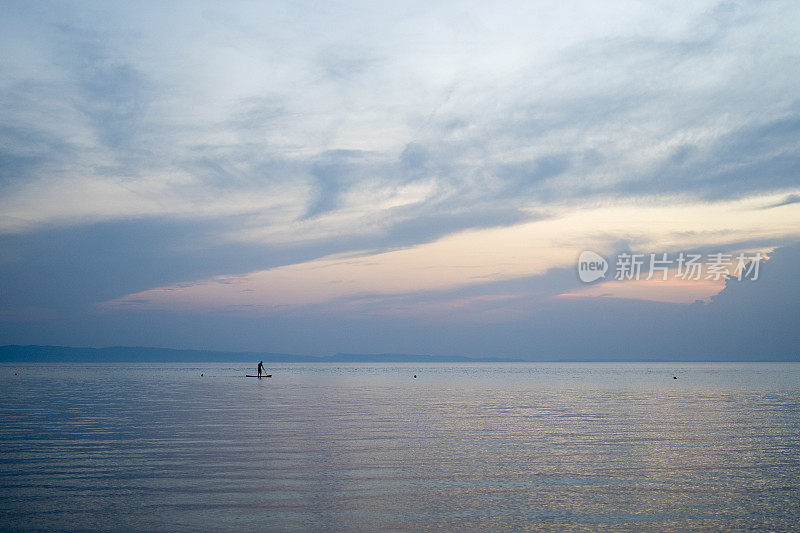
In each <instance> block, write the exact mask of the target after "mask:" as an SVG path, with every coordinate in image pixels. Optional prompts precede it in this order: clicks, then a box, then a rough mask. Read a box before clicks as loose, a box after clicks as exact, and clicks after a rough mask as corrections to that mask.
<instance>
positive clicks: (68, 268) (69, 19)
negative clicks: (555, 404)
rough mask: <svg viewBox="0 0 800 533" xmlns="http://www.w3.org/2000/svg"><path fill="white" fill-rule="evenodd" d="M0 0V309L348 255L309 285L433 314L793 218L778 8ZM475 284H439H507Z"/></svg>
mask: <svg viewBox="0 0 800 533" xmlns="http://www.w3.org/2000/svg"><path fill="white" fill-rule="evenodd" d="M5 15H6V16H4V17H3V20H1V21H0V46H2V47H3V49H4V50H5V51H6V52H7V53H5V54H3V57H2V58H0V111H1V113H0V117H1V118H0V147H1V148H0V241H2V244H3V247H2V251H0V271H2V274H3V280H4V283H5V284H6V285H7V286H8V287H10V288H9V289H7V290H3V291H0V305H2V306H4V307H5V308H16V307H19V306H23V305H36V306H38V307H42V308H77V307H79V306H83V305H90V304H92V303H97V302H103V301H108V300H116V299H119V298H124V297H125V296H126V295H127V296H129V297H130V298H131V299H132V300H133V299H134V296H133V295H136V294H140V293H146V294H149V293H148V291H153V290H156V289H159V288H165V287H172V286H178V285H182V286H184V288H186V287H187V286H192V287H201V286H203V284H204V283H211V281H209V280H214V279H229V278H235V277H243V278H245V279H249V278H248V277H247V276H255V275H256V274H255V273H259V272H274V271H275V269H280V268H285V269H291V268H294V269H295V270H296V271H302V270H303V269H305V268H307V267H309V265H313V264H314V263H315V262H317V263H324V262H325V261H328V259H329V258H330V256H341V255H346V256H348V257H358V258H361V259H360V260H359V261H360V262H359V265H361V266H359V267H358V268H364V269H366V271H368V272H367V273H366V274H364V272H365V271H362V270H358V269H356V270H352V271H350V272H349V274H348V276H347V279H351V280H355V281H354V284H353V285H352V287H351V289H350V290H348V291H343V290H342V289H341V287H342V286H346V285H347V284H346V283H344V284H342V283H340V284H339V286H340V289H337V290H338V291H339V292H337V291H333V290H331V289H327V288H325V289H323V288H320V291H319V294H320V295H328V296H329V297H330V298H331V299H329V300H325V298H322V299H323V300H325V301H324V302H320V301H315V302H314V303H309V304H308V305H323V304H325V302H333V301H339V300H348V299H349V300H352V301H354V300H359V301H361V302H362V303H364V302H366V301H367V300H369V298H373V297H375V295H376V294H378V295H381V296H382V297H383V298H386V300H385V301H386V303H387V305H390V303H391V302H397V301H399V300H403V299H404V301H406V302H407V305H409V306H413V305H419V306H423V305H425V304H426V302H428V303H429V304H430V306H429V307H430V308H431V309H433V308H434V307H436V306H439V308H440V309H445V308H446V307H447V305H448V304H446V303H443V301H440V300H438V297H439V296H434V293H435V294H437V295H441V294H445V293H448V292H449V291H453V290H459V291H469V290H471V288H473V287H476V286H478V285H488V284H491V283H495V282H498V283H499V282H511V281H512V280H520V279H528V278H530V277H531V276H535V275H537V274H541V273H542V272H546V271H550V270H554V269H556V270H557V269H561V268H565V265H567V264H568V263H569V262H570V261H572V260H573V259H572V256H573V255H574V254H575V253H577V252H579V251H580V249H581V248H583V247H586V248H596V249H600V248H603V249H606V248H607V249H609V250H610V249H612V248H613V247H614V245H615V244H614V243H619V242H625V243H628V245H629V246H630V247H632V248H637V247H648V246H661V247H665V248H669V249H676V248H689V247H702V246H714V245H718V246H722V247H733V246H736V245H738V244H741V243H743V242H747V243H749V246H752V247H753V248H759V249H760V248H769V247H772V246H775V245H778V244H781V243H785V242H787V241H789V240H791V239H793V238H794V237H795V236H796V233H797V231H796V228H797V227H798V225H797V220H796V217H797V214H796V209H795V206H794V204H795V203H796V202H794V198H795V197H796V196H798V195H800V182H798V175H799V174H798V172H797V171H798V159H797V155H796V154H797V152H798V145H797V140H796V139H797V138H798V135H797V133H798V124H800V114H799V113H798V110H799V109H800V108H798V102H797V99H796V97H795V96H794V94H795V92H796V91H795V88H796V87H797V84H798V81H800V79H798V77H799V76H800V74H798V72H800V71H799V70H798V69H797V68H795V67H796V57H795V54H794V50H796V49H797V47H798V45H800V43H798V41H797V39H798V37H797V32H796V27H797V26H798V23H800V20H798V17H800V14H798V11H797V10H796V9H794V6H793V5H792V4H791V3H790V2H786V1H783V2H781V1H779V2H771V3H760V2H717V1H708V2H684V3H679V4H669V5H666V4H665V5H654V4H651V5H647V6H644V5H640V4H636V3H628V2H614V3H610V4H609V3H605V4H597V3H595V2H577V1H576V2H566V3H563V4H558V5H553V6H548V7H547V8H542V6H540V5H535V4H529V3H523V2H519V3H514V2H512V3H510V4H504V5H503V6H487V5H483V4H465V5H463V6H460V7H458V8H455V7H454V6H453V5H450V4H437V5H429V4H413V3H412V4H407V3H404V4H398V5H394V6H386V5H380V6H378V5H372V4H358V3H351V2H343V3H339V4H337V5H336V6H335V7H334V6H330V7H328V8H320V6H318V5H312V4H307V3H303V2H300V3H296V2H291V3H281V2H273V3H269V4H244V3H242V4H235V5H233V6H226V7H224V8H223V7H220V6H219V5H217V4H214V3H200V4H191V5H189V4H185V3H180V2H179V3H175V4H169V5H166V4H165V5H151V6H147V7H146V8H142V7H141V6H132V5H130V6H129V5H124V4H104V3H99V4H81V5H71V4H49V5H48V6H47V7H42V6H40V5H32V4H29V3H24V2H23V3H13V2H12V3H9V4H8V5H7V6H6V10H5ZM758 202H760V204H758V205H759V206H761V207H763V206H772V207H775V208H776V209H762V210H760V211H758V212H756V211H757V208H756V207H755V206H756V204H757V203H758ZM777 207H780V209H777ZM534 228H535V229H534ZM465 235H467V236H470V238H465ZM447 243H458V246H460V247H461V248H458V249H455V248H454V249H448V244H447ZM737 243H738V244H737ZM56 250H57V251H58V252H57V253H56V252H55V251H56ZM519 250H522V251H521V252H520V251H519ZM445 251H446V253H445ZM478 252H480V254H483V255H482V256H481V257H479V258H478V259H476V260H475V261H471V262H468V264H470V265H472V266H474V267H475V272H471V273H470V274H469V275H465V274H457V269H456V268H454V265H455V266H457V265H458V261H459V260H460V259H461V258H464V257H466V256H470V255H476V256H477V255H480V254H479V253H478ZM387 254H395V255H394V256H391V257H413V258H414V261H418V264H417V266H419V268H418V269H416V270H413V272H415V273H414V276H416V277H414V278H413V279H411V278H409V280H408V281H406V282H405V284H403V283H400V284H399V285H397V286H395V285H393V283H394V281H392V279H391V278H392V276H395V275H397V272H398V270H397V268H398V266H397V264H394V263H392V264H390V263H391V261H390V262H387V263H381V265H382V268H384V269H385V270H384V271H379V270H376V271H373V270H370V269H369V268H367V266H366V265H367V264H368V263H370V262H371V261H373V260H374V259H375V258H376V257H378V258H385V257H386V256H387ZM415 254H416V255H415ZM362 263H363V264H362ZM462 266H463V264H462ZM425 268H427V269H428V271H434V272H436V274H435V275H433V276H432V277H430V278H428V277H427V276H426V275H425V274H424V273H423V272H424V269H425ZM384 275H385V276H388V277H389V278H382V277H381V276H384ZM267 277H269V275H267ZM341 277H342V276H339V277H338V278H337V277H336V276H333V275H331V276H329V278H330V279H328V278H324V277H323V278H321V279H319V280H318V281H319V283H320V284H322V283H323V282H324V283H325V285H324V286H325V287H327V282H332V281H336V279H339V278H341ZM334 278H335V279H334ZM370 279H372V280H373V282H371V283H372V285H369V284H368V285H369V286H360V285H359V283H360V282H361V281H363V280H370ZM37 280H38V281H37ZM475 280H478V281H475ZM380 281H383V283H384V289H381V287H380V283H379V282H380ZM187 284H188V285H187ZM414 284H416V287H417V289H418V290H416V291H415V290H414ZM287 286H288V287H293V286H294V285H292V284H291V283H290V284H289V285H287ZM386 287H394V288H393V289H392V291H388V290H386ZM422 289H424V290H422ZM562 289H564V290H566V288H562ZM514 290H516V291H519V290H521V289H520V288H519V287H518V288H516V289H514ZM389 293H391V294H389ZM418 293H419V294H418ZM243 294H250V295H251V298H253V299H257V298H262V296H263V293H259V290H258V289H257V288H253V291H251V292H248V293H243ZM498 294H501V296H497V295H492V294H470V295H463V294H462V295H461V296H455V295H454V296H453V301H460V302H461V303H462V304H463V305H462V304H460V305H461V307H459V309H462V310H463V309H467V308H475V309H478V308H481V306H488V307H491V306H494V305H500V306H503V305H505V304H504V302H505V303H508V302H512V301H517V300H519V299H518V298H508V299H507V301H506V299H504V298H505V296H502V294H519V293H515V292H513V291H511V292H508V293H498ZM328 296H326V298H328ZM287 299H288V297H287ZM28 300H29V302H28V303H26V301H28ZM132 300H131V301H132ZM145 300H146V301H150V300H147V299H145ZM312 300H314V299H313V298H312ZM317 300H320V298H317ZM265 302H266V304H268V303H269V300H268V299H267V300H263V298H262V299H260V300H257V302H256V303H257V304H265ZM248 303H249V302H248V301H238V300H235V299H234V300H232V305H234V304H235V305H245V304H248ZM138 304H139V305H141V302H138ZM266 304H265V305H266ZM370 305H373V306H374V308H375V309H378V308H381V304H380V302H378V301H372V303H371V304H370ZM404 305H406V304H404ZM587 305H588V304H587ZM592 305H594V304H592Z"/></svg>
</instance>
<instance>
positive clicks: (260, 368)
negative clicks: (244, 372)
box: [258, 361, 264, 377]
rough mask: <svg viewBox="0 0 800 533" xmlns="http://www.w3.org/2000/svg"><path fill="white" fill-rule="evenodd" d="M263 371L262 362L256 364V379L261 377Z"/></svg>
mask: <svg viewBox="0 0 800 533" xmlns="http://www.w3.org/2000/svg"><path fill="white" fill-rule="evenodd" d="M263 370H264V361H259V362H258V377H261V372H262V371H263Z"/></svg>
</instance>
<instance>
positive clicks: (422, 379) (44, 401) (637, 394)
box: [0, 363, 800, 531]
mask: <svg viewBox="0 0 800 533" xmlns="http://www.w3.org/2000/svg"><path fill="white" fill-rule="evenodd" d="M251 366H252V365H249V366H248V365H239V364H191V365H175V364H109V365H97V364H94V365H89V364H86V365H83V364H64V365H58V366H45V365H33V364H31V365H21V364H16V365H12V364H4V365H0V384H2V391H3V394H2V397H1V398H0V416H1V417H2V426H1V427H0V443H2V450H3V453H2V458H0V488H2V494H3V498H2V499H1V500H0V527H2V528H4V529H8V528H12V529H24V528H30V529H42V528H46V529H148V530H165V531H166V530H169V531H175V530H214V529H233V528H236V529H282V530H285V529H303V530H307V529H328V528H334V529H367V530H375V529H382V530H398V529H399V530H409V529H411V530H420V529H434V528H444V529H482V530H495V529H498V528H501V527H510V528H513V529H582V528H583V529H585V528H590V529H593V530H597V529H612V530H620V529H628V530H637V531H640V530H648V529H650V530H659V531H664V530H687V529H714V530H716V529H745V528H760V529H785V530H788V529H792V528H794V527H796V524H797V523H798V520H799V519H800V490H799V489H800V417H799V416H798V415H800V400H798V398H799V397H800V396H799V395H798V392H800V380H798V378H800V365H796V364H683V363H681V364H497V365H495V364H475V365H432V364H418V365H413V364H402V365H395V364H387V365H381V364H352V365H322V364H296V365H288V364H281V365H276V366H271V367H269V368H268V372H271V373H272V375H273V376H274V377H273V378H271V379H264V380H260V381H259V380H257V379H248V378H244V377H243V376H244V374H245V372H246V371H247V372H251V371H252V370H253V369H252V368H251ZM14 372H18V373H19V375H18V376H14V375H13V374H14ZM201 372H202V373H204V376H203V377H201V376H200V373H201ZM413 374H417V375H418V376H419V377H418V379H413V377H412V376H413ZM673 375H675V376H677V377H678V379H677V380H675V379H673Z"/></svg>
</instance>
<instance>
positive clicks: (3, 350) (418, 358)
mask: <svg viewBox="0 0 800 533" xmlns="http://www.w3.org/2000/svg"><path fill="white" fill-rule="evenodd" d="M253 361H264V362H265V363H506V362H519V361H521V360H520V359H508V358H499V357H481V358H472V357H460V356H447V355H413V354H345V353H340V354H336V355H330V356H324V357H317V356H313V355H296V354H278V353H269V352H227V351H214V350H174V349H171V348H148V347H139V346H109V347H107V348H73V347H69V346H35V345H32V346H19V345H7V346H0V362H4V363H68V362H74V363H190V362H191V363H201V362H207V363H211V362H214V363H233V362H253Z"/></svg>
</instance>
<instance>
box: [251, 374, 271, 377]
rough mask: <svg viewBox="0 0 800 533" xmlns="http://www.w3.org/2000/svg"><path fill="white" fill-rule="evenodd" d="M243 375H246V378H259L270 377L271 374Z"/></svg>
mask: <svg viewBox="0 0 800 533" xmlns="http://www.w3.org/2000/svg"><path fill="white" fill-rule="evenodd" d="M245 377H247V378H258V377H261V378H271V377H272V374H264V375H263V376H251V375H250V374H245Z"/></svg>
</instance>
